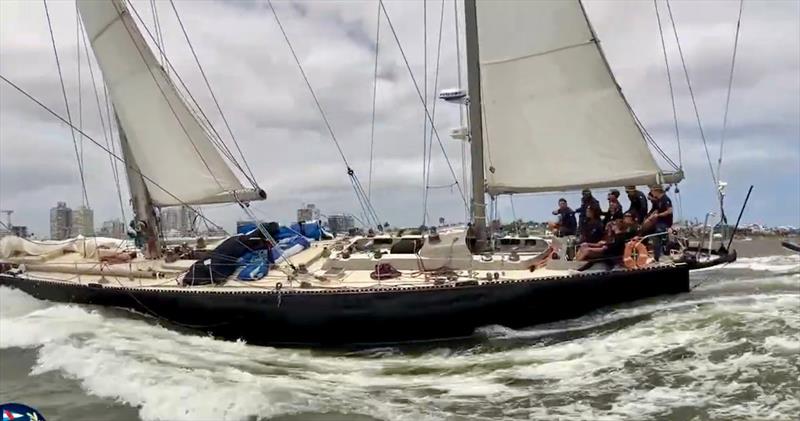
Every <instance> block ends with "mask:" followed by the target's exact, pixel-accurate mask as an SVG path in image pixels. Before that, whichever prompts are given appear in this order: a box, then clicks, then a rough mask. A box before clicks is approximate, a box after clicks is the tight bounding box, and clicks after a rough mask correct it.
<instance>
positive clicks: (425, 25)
mask: <svg viewBox="0 0 800 421" xmlns="http://www.w3.org/2000/svg"><path fill="white" fill-rule="evenodd" d="M422 75H423V78H424V80H423V82H422V84H423V88H422V92H423V95H422V108H423V110H424V112H423V115H422V225H425V222H426V220H427V217H428V208H427V206H426V201H427V199H428V189H426V188H425V186H426V185H427V180H428V179H427V177H426V174H427V164H426V161H427V159H428V119H427V118H426V117H427V113H428V0H422ZM431 125H433V123H431Z"/></svg>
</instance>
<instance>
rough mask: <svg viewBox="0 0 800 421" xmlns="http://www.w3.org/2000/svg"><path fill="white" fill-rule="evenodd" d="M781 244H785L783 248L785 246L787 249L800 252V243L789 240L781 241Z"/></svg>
mask: <svg viewBox="0 0 800 421" xmlns="http://www.w3.org/2000/svg"><path fill="white" fill-rule="evenodd" d="M781 246H783V248H785V249H786V250H791V251H796V252H798V253H800V245H797V244H795V243H792V242H789V241H781Z"/></svg>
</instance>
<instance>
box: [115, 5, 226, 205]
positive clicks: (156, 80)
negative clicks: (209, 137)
mask: <svg viewBox="0 0 800 421" xmlns="http://www.w3.org/2000/svg"><path fill="white" fill-rule="evenodd" d="M129 4H130V3H129ZM130 7H131V9H132V10H133V11H134V13H136V15H137V16H138V12H136V9H134V8H133V5H132V4H130ZM114 10H116V12H117V16H118V18H119V19H120V21H121V22H122V26H123V27H125V32H126V33H127V34H128V37H130V39H131V42H132V43H133V45H134V47H136V51H137V52H138V53H139V57H140V58H141V59H142V62H144V64H145V67H146V68H147V72H148V73H149V74H150V77H151V78H152V79H153V83H155V85H156V87H157V88H158V90H159V92H161V96H162V97H164V102H166V103H167V106H168V107H169V109H170V111H171V112H172V115H173V116H174V117H175V121H177V122H178V125H179V126H180V127H181V130H182V131H183V134H184V135H185V136H186V139H187V140H188V141H189V143H190V144H191V145H192V147H193V148H194V151H195V153H196V154H197V156H198V157H199V158H200V161H202V162H203V165H204V166H205V167H206V170H208V173H209V175H211V177H212V178H213V179H214V182H216V183H217V186H219V188H220V189H221V190H226V189H225V188H224V187H223V186H222V183H220V181H219V179H218V178H217V176H216V174H214V172H213V171H212V170H211V167H210V166H209V165H208V162H206V159H205V157H203V154H201V153H200V149H199V148H198V147H197V144H195V142H194V140H192V137H191V136H190V135H189V131H188V130H187V129H186V126H185V125H184V124H183V121H182V120H181V119H180V118H179V117H178V112H177V111H176V110H175V107H173V106H172V103H171V102H170V101H169V98H168V97H167V93H166V92H164V88H162V87H161V84H159V83H158V79H157V78H156V75H155V73H153V69H152V68H150V66H149V65H147V59H146V58H145V53H144V52H143V51H142V47H140V46H139V44H138V43H137V42H136V38H135V37H134V36H133V33H132V32H131V29H130V28H129V27H128V24H126V23H125V19H124V17H123V14H122V11H120V10H119V9H118V8H116V7H115V8H114ZM131 23H132V24H133V25H134V27H135V26H136V22H134V21H133V20H132V19H131ZM143 25H144V24H143ZM145 29H146V27H145ZM147 32H148V33H150V31H149V30H148V31H147ZM145 48H147V47H146V46H145ZM159 51H161V48H160V47H159Z"/></svg>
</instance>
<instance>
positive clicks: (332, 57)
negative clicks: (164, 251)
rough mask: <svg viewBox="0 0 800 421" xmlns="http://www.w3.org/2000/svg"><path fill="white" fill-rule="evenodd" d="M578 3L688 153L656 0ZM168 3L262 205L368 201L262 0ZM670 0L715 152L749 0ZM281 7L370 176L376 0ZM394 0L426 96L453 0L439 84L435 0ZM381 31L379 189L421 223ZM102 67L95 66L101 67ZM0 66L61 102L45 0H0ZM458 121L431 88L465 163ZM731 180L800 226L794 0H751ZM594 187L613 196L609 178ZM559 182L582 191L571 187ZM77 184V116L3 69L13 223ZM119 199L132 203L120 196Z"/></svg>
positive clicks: (403, 113) (106, 187) (623, 77)
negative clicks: (70, 123) (262, 193)
mask: <svg viewBox="0 0 800 421" xmlns="http://www.w3.org/2000/svg"><path fill="white" fill-rule="evenodd" d="M530 1H535V0H530ZM156 3H157V11H158V15H159V22H160V24H161V27H162V31H163V34H164V40H165V41H164V45H165V48H166V52H167V55H168V56H169V59H170V61H171V62H172V63H173V65H174V66H175V67H176V68H177V70H178V72H179V73H180V74H181V76H182V78H183V79H184V80H185V81H186V83H187V85H188V86H189V89H190V90H191V92H192V93H193V94H194V96H195V97H196V98H197V99H198V101H199V102H200V104H201V105H202V107H203V109H204V110H205V111H206V113H207V114H208V115H209V116H210V118H211V120H212V121H213V122H214V124H215V126H217V127H218V128H219V129H221V128H222V127H223V126H222V123H221V119H220V118H219V116H218V114H217V113H215V112H213V111H214V110H215V108H214V106H213V102H212V100H211V97H210V95H209V94H208V91H207V90H206V89H205V86H204V84H203V82H202V77H201V75H200V73H199V71H198V70H197V67H196V65H195V63H194V61H193V59H192V56H191V53H190V51H189V48H188V46H187V44H186V42H185V41H184V40H183V38H182V34H181V32H180V28H179V26H178V25H177V20H176V18H175V15H174V13H173V12H172V9H171V7H170V5H169V2H166V1H161V0H157V1H156ZM584 3H585V7H586V10H587V13H588V15H589V18H590V19H591V21H592V24H593V25H594V27H595V30H596V32H597V33H598V36H599V38H600V39H601V41H602V45H603V48H604V50H605V52H606V55H607V57H608V60H609V62H610V65H611V67H612V69H613V71H614V73H615V75H616V77H617V79H618V81H619V83H620V85H621V86H622V89H623V92H624V93H625V95H626V96H627V98H628V100H629V102H630V103H631V105H632V107H633V108H634V109H635V110H636V112H637V114H638V115H639V116H640V118H641V119H642V121H643V123H644V125H645V126H646V127H647V129H648V130H649V131H650V133H651V134H652V135H653V137H654V138H655V139H656V141H657V142H658V143H659V145H660V146H661V147H662V148H663V149H664V150H665V151H666V152H667V153H668V154H669V155H670V156H671V157H672V158H673V159H675V160H677V156H678V155H677V143H676V139H675V132H674V125H673V119H672V109H671V105H670V96H669V90H668V87H667V82H666V70H665V67H664V62H663V56H662V51H661V44H660V41H659V33H658V29H657V24H656V15H655V11H654V5H653V2H652V1H647V0H635V1H623V0H614V1H595V0H590V1H585V2H584ZM132 4H133V6H134V7H135V8H136V10H137V11H138V12H139V13H140V14H141V16H142V18H143V19H144V21H145V24H146V25H148V26H150V27H151V28H152V26H153V18H152V10H151V7H150V2H149V1H145V0H134V1H133V2H132ZM423 4H425V7H423ZM48 5H49V8H50V13H51V16H52V23H53V28H54V31H55V36H56V43H57V47H58V51H59V55H60V59H61V63H62V71H63V75H64V79H65V84H66V91H67V95H68V98H69V103H70V108H71V113H72V117H73V119H74V120H76V124H77V120H78V117H79V116H82V126H83V127H84V129H85V130H86V132H87V133H88V134H89V135H90V136H92V137H94V138H96V139H98V140H100V141H101V142H103V141H104V140H103V139H104V137H103V134H102V133H103V132H102V129H101V125H100V119H99V114H98V111H97V105H96V103H95V96H94V90H93V88H92V85H91V79H89V75H88V68H87V66H86V64H85V60H86V58H85V57H83V58H82V60H83V65H82V66H81V67H80V68H79V66H78V65H77V59H78V52H77V48H76V45H77V39H78V38H77V32H76V14H75V4H74V2H72V1H70V0H50V1H49V2H48ZM175 5H176V7H177V10H178V12H179V13H180V16H181V19H182V20H183V22H184V24H185V25H186V29H187V31H188V32H189V35H190V37H191V40H192V43H193V45H194V47H195V49H196V51H197V54H198V57H199V59H200V61H201V62H202V64H203V66H204V69H205V71H206V73H207V75H208V78H209V80H210V82H211V85H212V87H213V89H214V90H215V93H216V94H217V97H218V99H219V101H220V103H221V104H222V107H223V111H224V112H225V114H226V116H227V118H228V120H229V122H230V123H231V126H232V128H233V131H234V133H235V135H236V137H237V139H238V140H239V142H240V144H241V147H242V148H243V150H244V151H245V153H246V155H247V156H248V162H249V164H250V166H251V167H253V169H254V172H255V174H256V178H257V179H258V181H259V183H260V185H261V186H262V187H263V188H264V189H266V190H267V192H268V194H269V198H268V200H267V201H265V202H260V203H257V204H254V205H253V208H254V209H255V212H256V215H257V216H259V217H263V218H265V219H275V220H282V221H289V220H290V219H292V218H293V217H294V211H295V209H297V208H298V207H300V206H302V205H303V204H304V203H316V204H317V205H318V206H319V207H320V208H322V210H323V213H336V212H354V213H358V212H359V206H358V203H357V201H356V199H355V196H354V194H353V191H352V189H351V185H350V182H349V179H348V177H347V175H346V173H345V166H344V164H343V163H342V161H341V159H340V158H339V156H338V154H337V152H336V149H335V147H334V145H333V143H332V142H331V140H330V137H329V136H328V133H327V130H326V129H325V126H324V124H323V122H322V120H321V118H320V116H319V114H318V112H317V110H316V109H315V106H314V102H313V100H312V98H311V96H310V95H309V92H308V90H307V88H306V87H305V84H304V82H303V80H302V78H301V76H300V73H299V72H298V70H297V67H296V65H295V63H294V61H293V60H292V57H291V54H290V52H289V50H288V48H287V45H286V43H285V41H284V40H283V38H282V35H281V34H280V31H279V30H278V27H277V25H276V23H275V20H274V18H273V16H272V15H271V12H270V10H269V9H268V8H267V7H266V6H265V3H263V2H262V1H245V0H241V1H227V2H225V1H211V0H209V1H197V0H195V1H177V0H176V1H175ZM671 5H672V9H673V13H674V17H675V21H676V25H677V30H678V34H679V36H680V39H681V47H682V48H683V52H684V54H685V58H686V62H687V66H688V70H689V75H690V77H691V82H692V86H693V88H694V92H695V95H696V99H697V103H698V106H699V113H700V116H701V119H702V123H703V127H704V129H705V134H706V138H707V140H708V142H709V148H710V152H711V156H712V158H713V159H714V160H716V157H717V156H718V153H719V142H720V138H721V133H722V121H723V112H724V105H725V96H726V94H727V85H728V74H729V70H730V60H731V53H732V48H733V41H734V31H735V25H736V18H737V13H738V6H739V2H738V1H735V0H728V1H726V0H717V1H709V2H702V1H691V2H689V1H679V0H675V1H673V2H672V3H671ZM275 6H276V10H277V13H278V14H279V16H280V18H281V20H282V22H283V24H284V26H285V29H286V31H287V33H288V36H289V37H290V40H291V41H292V43H293V46H294V48H295V50H296V52H297V54H298V56H299V58H300V60H301V61H302V63H303V65H304V68H305V70H306V73H307V74H308V77H309V79H310V81H311V83H312V85H313V86H314V89H315V90H316V92H317V95H318V96H319V99H320V102H321V103H322V105H323V107H324V108H325V110H326V112H327V114H328V117H329V120H330V122H331V124H332V127H333V130H334V131H335V133H336V136H337V138H338V139H339V140H340V142H341V144H342V147H343V149H344V153H345V154H346V156H347V159H348V161H350V163H351V165H352V167H353V168H354V169H355V170H356V173H357V174H358V176H359V178H360V180H361V181H362V183H363V184H364V185H365V186H366V185H367V184H368V181H369V149H370V131H371V121H372V120H371V115H372V89H373V70H374V60H375V46H376V44H375V33H376V24H377V20H376V19H377V2H376V1H372V0H369V1H322V0H317V1H292V2H288V1H275ZM386 7H387V10H388V13H389V18H390V19H391V20H392V23H393V24H394V26H395V29H396V30H397V35H398V37H399V39H400V43H401V44H402V47H403V50H404V51H405V53H406V56H407V57H408V59H409V61H410V62H411V66H412V70H413V72H414V76H415V78H416V80H417V81H418V83H419V84H420V85H423V84H424V81H425V79H426V78H425V74H426V72H425V66H424V62H425V59H424V57H425V53H426V50H427V62H428V65H427V80H428V82H427V83H428V96H429V98H431V101H433V100H432V98H433V96H434V95H435V91H436V89H442V88H448V87H455V86H457V66H456V63H457V59H456V57H457V54H456V42H455V39H456V37H455V24H454V22H455V20H456V19H454V12H453V2H452V0H445V1H444V23H443V25H442V27H443V31H442V35H441V38H442V40H441V45H442V49H441V64H440V66H439V82H438V86H437V87H434V78H435V72H436V49H437V43H438V38H439V26H440V24H439V19H440V16H441V10H442V9H441V8H442V2H441V1H437V0H428V1H427V2H425V3H423V2H422V1H411V0H406V1H389V2H387V5H386ZM426 8H427V13H425V11H426ZM459 8H460V6H459ZM659 8H660V9H661V11H662V19H663V21H664V22H665V24H666V23H667V22H668V20H667V19H668V18H667V16H666V5H665V3H662V2H661V1H659ZM425 14H427V48H426V47H425V45H426V43H425V42H424V40H425V38H426V31H425V30H424V28H425V25H424V24H423V22H424V16H425ZM380 31H381V36H380V42H379V44H378V46H379V59H378V76H379V78H378V85H377V109H376V124H375V140H374V142H375V143H374V170H373V178H372V200H373V203H374V206H375V208H376V210H377V212H378V214H379V215H380V217H381V218H382V219H385V220H388V221H390V222H391V223H393V224H396V225H417V224H419V223H421V222H422V215H423V205H422V202H423V199H422V198H423V178H422V171H423V160H422V154H423V108H422V104H421V102H420V100H419V98H418V97H417V93H416V91H415V90H414V85H413V84H412V82H411V78H410V76H409V73H408V71H407V69H406V67H405V64H404V62H403V59H402V56H401V55H400V50H399V49H398V46H397V44H396V42H395V40H394V38H392V37H391V33H390V32H389V30H388V25H387V22H386V18H385V16H384V17H383V18H382V21H381V27H380ZM461 35H462V37H463V31H462V33H461ZM667 36H668V37H667V50H668V51H667V52H668V55H669V59H670V64H671V65H672V72H673V73H672V74H673V81H674V83H675V89H676V95H677V101H678V104H677V107H678V117H679V127H680V135H681V142H682V149H683V166H684V169H685V172H686V175H687V180H686V181H685V182H683V183H681V186H680V187H681V192H682V193H681V196H682V198H683V201H682V202H683V205H682V213H683V217H685V218H695V217H697V218H701V219H702V217H703V215H704V214H705V212H707V211H708V210H710V209H714V208H715V196H714V191H713V185H712V182H711V177H710V175H709V170H708V164H707V163H706V158H705V153H704V151H703V146H702V143H701V140H700V136H699V132H698V130H697V124H696V121H695V117H694V111H693V109H692V106H691V102H690V99H689V95H688V90H687V88H686V83H685V81H684V79H683V75H682V69H681V68H680V67H679V56H678V51H677V48H676V44H675V42H674V38H673V36H672V34H671V32H667ZM461 45H462V47H463V42H462V43H461ZM84 54H85V52H84ZM92 60H93V59H92ZM79 70H80V73H81V77H80V79H79ZM94 71H95V72H96V74H95V77H96V79H97V82H98V83H101V81H100V80H99V73H98V71H97V68H95V69H94ZM0 74H2V75H3V76H4V77H6V78H8V79H10V80H12V81H13V82H14V83H16V84H18V85H20V86H21V87H23V88H24V89H26V90H28V91H29V92H30V93H31V94H33V95H34V96H36V97H37V98H39V99H40V100H41V101H43V102H44V103H45V104H47V105H48V106H50V107H52V108H53V109H54V110H55V111H57V112H58V113H60V114H65V105H64V101H63V98H62V96H61V87H60V83H59V79H58V73H57V67H56V63H55V59H54V55H53V51H52V46H51V44H50V38H49V33H48V28H47V21H46V19H45V14H44V8H43V5H42V3H41V2H40V1H15V0H0ZM79 80H80V82H79ZM79 85H80V86H81V89H80V90H79V88H78V87H79ZM421 87H422V86H421ZM79 92H80V94H79ZM79 102H80V103H82V106H81V107H79ZM458 125H459V115H458V109H457V107H456V106H454V105H451V104H444V103H440V104H437V110H436V126H437V129H438V130H439V132H440V133H441V134H442V141H443V142H444V146H445V149H446V151H447V154H448V156H449V158H450V160H451V162H452V164H453V166H454V169H455V172H456V174H458V176H459V177H460V176H461V146H460V144H459V143H458V142H456V141H454V140H451V139H449V137H447V136H446V134H447V133H448V132H449V130H450V128H452V127H456V126H458ZM83 146H84V151H83V154H84V158H85V162H86V164H85V167H86V179H87V180H86V181H87V190H88V197H89V204H90V206H91V207H92V208H94V209H95V222H96V225H99V224H100V223H101V222H102V221H103V220H107V219H113V218H121V210H120V206H119V201H118V198H117V189H116V186H115V183H114V179H113V176H112V171H111V169H110V165H109V160H108V157H107V156H106V155H104V153H103V152H102V151H99V150H98V149H97V148H96V147H94V146H93V145H91V143H90V142H88V141H85V142H84V145H83ZM176 159H177V158H176ZM431 167H432V169H431V170H432V176H431V184H432V185H435V186H440V185H446V184H450V183H451V182H452V178H451V176H450V172H449V169H448V166H447V164H446V163H445V161H444V159H443V156H442V154H441V152H440V151H439V148H438V145H437V144H436V142H435V141H434V153H433V162H432V165H431ZM665 168H666V166H665ZM600 170H601V169H600ZM722 179H723V180H725V181H727V182H728V183H729V187H728V193H729V195H728V212H729V213H731V214H735V213H736V212H738V207H739V205H740V204H741V202H742V200H743V198H744V194H745V192H746V190H747V187H748V186H749V185H750V184H754V185H755V186H756V187H755V190H754V196H753V201H752V203H751V206H750V208H749V209H748V212H747V214H746V217H745V220H746V221H749V222H763V223H767V224H770V225H780V224H792V225H800V2H798V1H796V0H788V1H781V0H763V1H756V0H746V1H745V4H744V12H743V18H742V25H741V37H740V44H739V50H738V57H737V62H736V68H735V74H734V81H733V91H732V95H731V106H730V111H729V117H728V131H727V135H726V142H725V152H724V163H723V170H722ZM122 181H123V183H122V184H123V185H122V189H123V195H124V196H123V197H127V188H126V187H125V183H124V178H123V180H122ZM597 194H598V195H602V196H601V197H603V196H604V193H603V192H602V191H598V192H597ZM558 195H562V194H558ZM558 195H554V194H544V195H517V196H515V197H514V199H513V201H514V206H513V211H514V212H513V213H514V214H515V215H516V216H517V217H522V218H525V219H534V220H544V219H546V218H548V217H549V211H550V210H551V209H552V208H553V206H554V202H555V200H556V199H557V197H558ZM563 195H564V196H566V197H567V198H568V199H570V200H571V201H573V202H575V201H577V194H575V193H564V194H563ZM81 197H82V195H81V188H80V181H79V177H78V169H77V164H76V159H75V152H74V150H73V144H72V140H71V136H70V132H69V130H68V128H67V127H66V126H65V125H64V124H61V123H59V122H58V121H56V120H54V119H53V117H52V116H49V115H48V114H47V113H45V112H43V111H41V109H39V108H37V106H36V105H34V104H32V103H31V102H30V101H29V100H27V99H26V98H24V97H22V96H21V95H20V94H19V93H17V92H16V91H15V90H13V89H12V88H10V87H9V86H8V85H6V84H5V83H2V82H0V208H3V209H13V210H15V213H14V215H13V222H14V223H15V224H20V225H28V226H29V227H31V229H32V230H33V231H34V232H35V233H37V234H43V235H47V231H48V226H49V225H48V223H49V222H48V212H49V208H50V207H52V206H54V205H55V202H56V201H66V202H68V204H69V205H71V206H72V207H77V206H78V205H80V204H81V202H82V198H81ZM125 200H126V201H127V199H125ZM498 208H499V212H500V215H501V216H502V217H503V218H505V219H510V218H511V217H512V206H511V201H510V200H509V198H508V197H502V198H500V199H499V205H498ZM206 212H207V215H208V216H209V217H210V218H211V219H213V220H214V221H216V222H218V223H220V224H221V225H223V226H225V227H226V228H228V229H229V230H231V229H233V225H234V222H235V221H236V220H237V219H242V218H244V217H245V215H244V214H243V213H242V211H241V210H240V209H238V207H237V206H210V207H208V208H207V209H206ZM125 214H126V215H127V216H128V217H130V214H131V211H130V209H129V208H128V207H127V206H126V209H125ZM428 215H429V217H430V218H433V219H438V217H439V216H443V217H445V218H446V219H447V220H449V221H459V220H463V219H464V206H463V202H462V201H461V196H460V195H459V193H458V190H457V189H455V188H441V189H435V190H431V191H430V196H429V202H428Z"/></svg>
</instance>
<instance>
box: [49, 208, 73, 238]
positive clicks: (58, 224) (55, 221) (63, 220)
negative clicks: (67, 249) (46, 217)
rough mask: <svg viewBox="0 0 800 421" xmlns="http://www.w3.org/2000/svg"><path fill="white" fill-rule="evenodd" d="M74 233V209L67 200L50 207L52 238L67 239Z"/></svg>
mask: <svg viewBox="0 0 800 421" xmlns="http://www.w3.org/2000/svg"><path fill="white" fill-rule="evenodd" d="M71 233H72V209H70V208H69V207H68V206H67V203H66V202H58V203H56V207H54V208H50V238H51V239H53V240H65V239H67V238H69V236H70V234H71Z"/></svg>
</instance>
